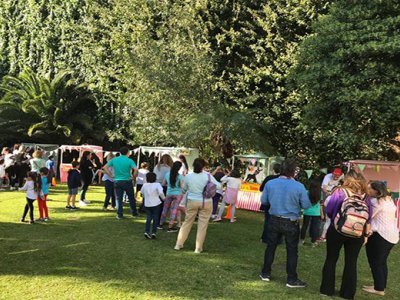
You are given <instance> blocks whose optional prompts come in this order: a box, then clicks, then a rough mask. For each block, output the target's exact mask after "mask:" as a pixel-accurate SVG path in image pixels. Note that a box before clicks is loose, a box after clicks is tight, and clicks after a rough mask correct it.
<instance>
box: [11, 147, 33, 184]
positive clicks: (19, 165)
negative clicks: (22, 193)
mask: <svg viewBox="0 0 400 300" xmlns="http://www.w3.org/2000/svg"><path fill="white" fill-rule="evenodd" d="M14 167H15V175H16V178H15V182H16V184H17V186H18V187H22V186H23V185H24V179H25V178H26V176H27V174H28V172H29V170H30V166H29V157H28V156H27V155H26V150H25V147H24V146H23V145H21V146H19V149H18V152H17V154H15V165H14Z"/></svg>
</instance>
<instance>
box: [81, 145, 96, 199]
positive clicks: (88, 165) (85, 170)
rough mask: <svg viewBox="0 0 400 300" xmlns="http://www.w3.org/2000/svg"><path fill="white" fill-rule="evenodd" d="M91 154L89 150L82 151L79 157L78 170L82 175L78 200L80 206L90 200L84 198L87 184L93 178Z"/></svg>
mask: <svg viewBox="0 0 400 300" xmlns="http://www.w3.org/2000/svg"><path fill="white" fill-rule="evenodd" d="M90 157H91V154H90V151H83V153H82V156H81V157H80V159H79V170H80V171H81V176H82V190H81V198H80V200H79V205H80V206H86V205H87V204H89V203H90V202H89V201H87V200H86V192H87V190H88V188H89V185H90V184H91V183H92V179H93V171H92V170H93V168H94V166H93V164H92V162H91V160H90Z"/></svg>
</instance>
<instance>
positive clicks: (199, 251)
mask: <svg viewBox="0 0 400 300" xmlns="http://www.w3.org/2000/svg"><path fill="white" fill-rule="evenodd" d="M201 252H203V249H198V248H196V250H194V253H196V254H200V253H201Z"/></svg>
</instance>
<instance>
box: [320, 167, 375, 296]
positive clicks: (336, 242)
mask: <svg viewBox="0 0 400 300" xmlns="http://www.w3.org/2000/svg"><path fill="white" fill-rule="evenodd" d="M366 192H367V183H366V181H365V179H364V177H363V176H362V175H361V174H357V173H356V172H354V171H350V172H349V173H348V174H347V175H346V177H345V178H344V183H343V185H342V187H341V188H339V189H337V190H335V191H334V192H333V194H332V195H331V199H330V201H329V203H328V205H327V207H326V213H327V215H328V217H329V218H331V220H332V223H331V225H330V227H329V229H328V232H327V235H326V242H327V243H326V259H325V264H324V268H323V270H322V282H321V287H320V292H321V295H325V296H332V295H333V294H334V292H335V272H336V263H337V260H338V258H339V255H340V250H341V249H342V247H343V246H344V270H343V276H342V285H341V287H340V297H342V298H344V299H353V298H354V295H355V293H356V288H357V259H358V255H359V253H360V250H361V247H362V246H363V244H364V242H365V239H366V238H364V236H361V237H359V238H357V237H348V236H344V235H342V234H340V233H339V232H338V231H337V230H336V229H335V226H334V223H335V222H334V221H333V220H335V217H336V216H337V215H338V213H339V212H340V210H341V208H342V204H343V201H344V200H345V199H346V198H347V197H348V196H347V195H349V196H351V195H354V196H358V197H360V198H361V199H364V198H365V194H366ZM368 210H369V216H371V207H370V206H369V207H368ZM368 222H369V219H368V220H367V223H368ZM368 227H369V226H368V224H367V226H365V228H364V233H367V232H368V231H369V228H368Z"/></svg>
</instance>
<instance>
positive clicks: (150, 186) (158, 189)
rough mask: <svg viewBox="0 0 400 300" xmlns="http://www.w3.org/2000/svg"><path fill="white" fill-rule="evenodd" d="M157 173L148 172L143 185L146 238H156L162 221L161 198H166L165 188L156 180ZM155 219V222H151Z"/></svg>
mask: <svg viewBox="0 0 400 300" xmlns="http://www.w3.org/2000/svg"><path fill="white" fill-rule="evenodd" d="M156 179H157V175H156V174H155V173H153V172H149V173H147V174H146V183H144V184H143V186H142V190H141V192H142V195H143V197H144V206H145V209H146V215H147V219H146V231H145V233H144V236H145V238H146V239H155V238H156V232H157V226H158V223H159V222H160V220H159V218H160V209H161V205H160V204H161V200H160V198H161V199H163V200H164V199H165V195H164V192H163V188H162V186H161V184H160V183H159V182H156ZM152 221H153V224H151V222H152ZM150 227H152V233H151V236H150Z"/></svg>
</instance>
